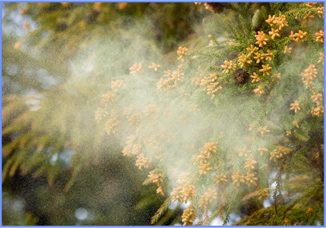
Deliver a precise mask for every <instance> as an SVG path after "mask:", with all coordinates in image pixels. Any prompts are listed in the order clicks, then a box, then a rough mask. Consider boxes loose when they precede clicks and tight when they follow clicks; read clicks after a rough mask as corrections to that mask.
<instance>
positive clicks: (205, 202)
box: [198, 188, 217, 208]
mask: <svg viewBox="0 0 326 228" xmlns="http://www.w3.org/2000/svg"><path fill="white" fill-rule="evenodd" d="M214 199H217V192H216V190H215V189H213V188H208V189H207V192H205V194H204V195H203V196H202V197H200V199H199V202H198V207H200V208H207V207H208V206H209V204H210V203H212V202H213V200H214Z"/></svg>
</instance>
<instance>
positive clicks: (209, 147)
mask: <svg viewBox="0 0 326 228" xmlns="http://www.w3.org/2000/svg"><path fill="white" fill-rule="evenodd" d="M216 151H217V142H208V143H206V144H205V145H204V147H203V148H201V150H200V155H198V156H195V157H194V161H197V162H198V161H199V162H200V164H199V174H202V175H203V174H207V172H208V171H210V170H212V167H211V164H210V162H209V159H210V157H211V155H212V154H214V153H216Z"/></svg>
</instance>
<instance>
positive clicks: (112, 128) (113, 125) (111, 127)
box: [105, 117, 119, 135]
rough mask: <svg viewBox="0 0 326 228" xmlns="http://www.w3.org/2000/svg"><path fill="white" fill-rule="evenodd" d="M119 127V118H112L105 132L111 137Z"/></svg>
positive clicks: (107, 123)
mask: <svg viewBox="0 0 326 228" xmlns="http://www.w3.org/2000/svg"><path fill="white" fill-rule="evenodd" d="M118 125H119V121H118V120H117V118H115V117H112V118H110V119H108V121H107V122H106V123H105V130H106V133H107V134H108V135H111V134H113V133H115V132H116V130H117V127H118Z"/></svg>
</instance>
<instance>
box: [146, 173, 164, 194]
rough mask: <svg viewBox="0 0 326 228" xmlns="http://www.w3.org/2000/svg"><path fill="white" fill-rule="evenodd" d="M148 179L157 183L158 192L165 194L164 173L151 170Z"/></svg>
mask: <svg viewBox="0 0 326 228" xmlns="http://www.w3.org/2000/svg"><path fill="white" fill-rule="evenodd" d="M148 179H149V180H150V181H151V182H153V183H154V184H156V185H157V187H158V188H157V190H156V192H157V193H159V194H161V195H162V196H164V188H163V186H162V184H163V174H162V173H160V172H158V171H155V170H153V171H151V172H149V175H148Z"/></svg>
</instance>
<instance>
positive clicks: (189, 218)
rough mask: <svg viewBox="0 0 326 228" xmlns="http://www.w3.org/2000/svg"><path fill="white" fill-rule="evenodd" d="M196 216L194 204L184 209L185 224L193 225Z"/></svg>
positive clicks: (183, 218)
mask: <svg viewBox="0 0 326 228" xmlns="http://www.w3.org/2000/svg"><path fill="white" fill-rule="evenodd" d="M196 218H197V213H196V211H195V207H194V206H193V205H190V206H188V208H187V209H186V210H184V211H183V214H182V222H183V225H184V226H191V225H192V224H193V222H194V221H195V219H196Z"/></svg>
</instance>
